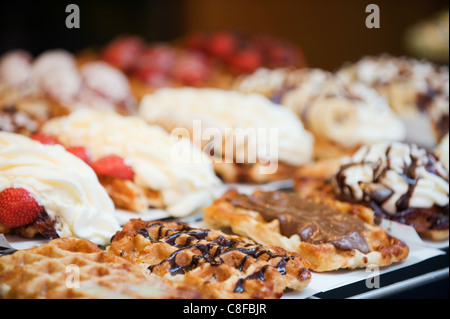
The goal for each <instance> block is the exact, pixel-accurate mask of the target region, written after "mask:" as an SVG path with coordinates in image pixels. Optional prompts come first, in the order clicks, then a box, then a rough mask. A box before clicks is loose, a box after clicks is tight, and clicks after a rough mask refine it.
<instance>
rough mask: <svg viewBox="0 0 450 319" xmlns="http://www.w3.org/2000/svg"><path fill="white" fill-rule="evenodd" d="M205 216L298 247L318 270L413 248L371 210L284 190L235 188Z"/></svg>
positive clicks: (382, 262)
mask: <svg viewBox="0 0 450 319" xmlns="http://www.w3.org/2000/svg"><path fill="white" fill-rule="evenodd" d="M204 221H205V222H206V223H207V224H210V225H212V226H214V227H230V228H231V230H232V231H233V232H234V233H237V234H239V235H241V236H247V237H249V238H251V239H253V240H255V241H256V242H258V243H260V244H263V245H274V246H279V247H282V248H284V249H286V250H288V251H294V252H296V253H298V254H299V255H301V256H302V257H303V258H305V259H306V260H307V261H308V262H309V263H310V264H311V266H310V269H311V270H314V271H330V270H337V269H340V268H349V269H354V268H363V267H366V266H367V265H368V264H375V265H378V266H379V267H381V266H387V265H390V264H392V263H395V262H400V261H403V260H404V259H405V258H406V257H407V256H408V252H409V249H408V247H407V246H406V245H405V244H404V243H403V242H402V241H400V240H398V239H396V238H394V237H391V236H389V235H388V234H387V233H386V231H385V230H384V229H382V228H380V227H378V226H376V225H375V224H374V223H373V216H372V213H371V211H370V210H367V209H360V208H355V207H352V206H351V205H345V204H341V203H333V205H329V203H320V202H314V201H309V200H305V199H302V198H301V197H299V196H298V195H296V194H294V193H287V192H282V191H272V192H262V191H257V192H255V193H254V194H252V195H244V194H239V193H238V192H237V191H235V190H231V191H229V192H227V193H225V195H223V196H222V197H221V198H220V199H218V200H216V201H215V202H214V203H213V205H211V206H209V207H207V208H205V210H204Z"/></svg>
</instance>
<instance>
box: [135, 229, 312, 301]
mask: <svg viewBox="0 0 450 319" xmlns="http://www.w3.org/2000/svg"><path fill="white" fill-rule="evenodd" d="M176 223H177V224H178V225H179V226H180V229H178V230H174V229H169V228H167V226H166V225H164V224H163V223H160V222H155V223H152V224H149V225H146V226H145V227H142V228H140V229H137V230H136V232H135V235H141V236H143V237H144V238H146V239H148V240H150V241H151V242H152V243H157V242H164V243H166V244H169V245H171V246H174V247H177V248H179V249H178V250H176V251H175V252H173V253H172V254H171V255H170V256H169V257H168V258H167V259H164V260H163V261H161V262H160V263H158V264H155V265H151V266H149V267H148V269H149V270H150V272H153V270H154V269H155V268H157V267H165V266H166V264H169V270H168V271H169V273H170V274H171V275H172V276H176V275H180V274H185V273H186V272H189V271H191V270H193V269H195V268H197V267H198V266H200V265H201V264H203V263H209V264H210V265H211V266H220V265H222V264H224V263H225V262H224V260H223V257H224V256H225V255H226V254H228V253H232V252H236V251H238V252H241V253H242V254H243V255H244V256H243V258H242V259H241V260H240V262H239V263H238V264H236V265H233V266H234V267H235V268H236V269H238V270H239V271H244V269H245V268H246V264H247V261H249V259H251V258H253V259H260V260H264V261H269V260H271V259H274V258H280V260H279V261H278V263H277V264H276V265H275V266H274V267H273V268H275V269H276V270H277V271H278V272H279V273H280V274H281V275H285V274H286V273H287V271H286V265H287V263H288V262H289V261H290V260H294V258H295V257H294V256H289V255H283V254H276V253H274V252H272V251H270V250H268V249H265V248H264V247H263V246H262V245H258V244H256V243H254V242H244V241H241V240H238V239H232V238H225V237H224V236H222V235H219V236H217V237H216V238H215V239H212V240H210V239H206V238H207V237H208V235H209V234H210V232H211V231H210V230H207V229H197V228H191V227H190V226H188V225H187V224H185V223H182V222H176ZM156 227H157V228H158V230H157V231H156V232H151V233H152V234H155V233H156V236H151V235H150V234H149V230H151V229H152V228H156ZM185 251H190V252H191V253H193V256H192V258H191V260H190V262H189V263H188V264H185V265H180V264H178V263H177V262H176V259H177V256H178V255H179V254H182V253H183V252H185ZM227 265H230V263H227ZM269 267H271V266H270V265H265V266H263V267H262V268H261V269H259V270H257V271H256V272H254V273H252V274H250V275H248V276H247V277H245V278H240V279H239V280H238V281H237V283H236V286H235V288H234V292H236V293H242V292H244V291H245V289H244V284H245V282H246V281H247V280H259V281H262V282H264V280H265V278H264V274H265V272H266V270H267V269H268V268H269ZM305 271H306V272H307V270H306V269H305V268H302V270H301V271H300V274H299V277H303V276H304V275H305V274H304V272H305Z"/></svg>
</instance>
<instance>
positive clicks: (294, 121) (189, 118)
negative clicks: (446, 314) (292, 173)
mask: <svg viewBox="0 0 450 319" xmlns="http://www.w3.org/2000/svg"><path fill="white" fill-rule="evenodd" d="M139 113H140V116H141V117H142V118H144V119H145V120H146V121H148V122H149V123H157V124H160V125H162V126H163V127H165V128H166V130H168V131H171V130H174V129H176V128H186V129H187V130H188V131H189V133H190V134H192V135H195V123H196V122H197V121H200V123H201V132H200V134H201V135H202V134H204V133H205V134H206V132H208V131H209V132H212V131H215V132H217V133H218V135H220V137H221V138H215V139H214V142H216V143H217V144H219V146H220V147H219V149H221V150H222V152H221V154H216V153H215V155H219V156H222V157H223V158H226V159H227V160H230V159H231V160H233V159H234V160H235V161H236V162H238V163H239V162H240V163H244V162H250V161H247V159H248V155H249V154H254V153H253V152H255V153H256V154H257V159H259V160H262V161H264V162H271V161H275V160H276V161H281V162H285V163H288V164H292V165H301V164H303V163H305V162H308V161H309V160H310V159H311V157H312V152H313V137H312V135H311V134H310V133H309V132H308V131H306V130H305V129H304V127H303V124H302V122H301V121H300V119H299V118H298V117H297V116H296V115H295V113H293V112H292V111H291V110H289V109H287V108H283V107H280V106H279V105H277V104H274V103H272V102H271V101H270V100H268V99H267V98H265V97H264V96H262V95H259V94H243V93H240V92H235V91H225V90H219V89H195V88H179V89H172V88H163V89H159V90H157V91H155V92H154V93H153V94H149V95H146V96H145V97H144V98H143V99H142V101H141V104H140V106H139ZM238 130H241V132H242V131H244V134H245V135H246V137H249V136H250V135H251V134H252V132H253V133H255V132H256V133H255V135H257V138H256V139H255V140H253V141H254V142H255V143H254V144H251V146H252V147H250V146H249V145H250V143H246V142H243V143H238V142H236V145H234V148H233V150H232V151H231V152H227V149H226V148H227V146H226V145H227V141H230V140H232V139H233V138H234V137H233V134H234V135H235V136H236V135H237V131H238ZM270 132H276V134H277V137H276V138H259V137H264V136H262V135H264V134H267V136H269V135H270ZM202 137H203V136H202ZM191 138H192V139H193V140H194V142H195V143H196V144H198V145H202V146H205V145H204V144H205V141H207V142H209V140H208V139H203V138H201V141H198V139H197V138H196V136H191ZM248 140H250V138H249V139H248ZM253 146H255V147H254V148H255V149H256V150H255V149H254V148H253ZM216 150H217V149H216V148H215V151H216ZM228 151H230V150H229V149H228ZM230 153H232V154H230ZM269 153H270V154H269Z"/></svg>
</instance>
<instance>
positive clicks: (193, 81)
mask: <svg viewBox="0 0 450 319" xmlns="http://www.w3.org/2000/svg"><path fill="white" fill-rule="evenodd" d="M210 73H211V67H210V65H209V60H208V59H207V57H206V56H205V55H203V54H201V53H198V52H188V51H187V52H184V53H183V54H181V55H180V57H179V59H178V61H177V64H176V65H175V66H174V68H173V69H172V76H173V78H174V80H175V81H177V82H180V83H181V84H184V85H188V86H195V85H199V84H201V83H204V82H206V80H207V79H208V77H209V76H210Z"/></svg>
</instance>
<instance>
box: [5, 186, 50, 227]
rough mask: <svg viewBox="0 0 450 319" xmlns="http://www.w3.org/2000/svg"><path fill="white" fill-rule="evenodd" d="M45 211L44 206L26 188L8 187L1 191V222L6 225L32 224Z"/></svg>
mask: <svg viewBox="0 0 450 319" xmlns="http://www.w3.org/2000/svg"><path fill="white" fill-rule="evenodd" d="M43 213H44V207H42V206H40V205H39V204H38V203H37V201H36V199H35V198H34V197H33V195H31V193H30V192H28V191H27V190H26V189H24V188H6V189H4V190H3V191H2V192H1V193H0V223H2V224H3V225H5V226H6V227H10V228H13V227H20V226H24V225H27V224H30V223H32V222H33V221H35V220H36V219H37V218H38V217H39V216H40V215H41V214H43Z"/></svg>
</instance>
